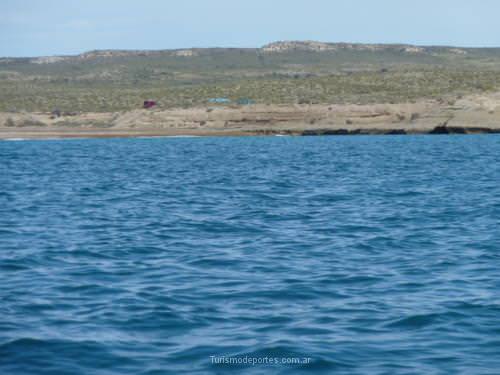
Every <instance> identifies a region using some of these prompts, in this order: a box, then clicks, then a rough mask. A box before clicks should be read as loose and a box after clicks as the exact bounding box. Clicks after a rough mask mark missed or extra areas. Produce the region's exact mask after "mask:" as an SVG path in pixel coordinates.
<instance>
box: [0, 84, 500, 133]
mask: <svg viewBox="0 0 500 375" xmlns="http://www.w3.org/2000/svg"><path fill="white" fill-rule="evenodd" d="M497 132H500V93H493V94H488V95H471V96H467V97H463V98H460V99H458V100H456V101H453V102H445V101H443V100H425V101H419V102H415V103H399V104H375V105H355V104H352V105H288V106H287V105H281V106H280V105H249V106H213V107H208V106H207V107H196V108H187V109H162V108H156V109H150V110H143V109H139V110H134V111H125V112H109V113H62V114H61V115H60V116H55V115H53V114H51V113H41V112H36V113H6V112H3V113H0V139H12V138H14V139H15V138H23V139H24V138H27V139H37V138H79V137H86V138H87V137H89V138H101V137H153V136H181V135H188V136H189V135H190V136H255V135H306V136H307V135H346V134H429V133H431V134H446V133H459V134H468V133H497Z"/></svg>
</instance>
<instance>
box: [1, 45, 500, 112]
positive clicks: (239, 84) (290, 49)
mask: <svg viewBox="0 0 500 375" xmlns="http://www.w3.org/2000/svg"><path fill="white" fill-rule="evenodd" d="M499 89H500V49H480V48H477V49H474V48H455V47H424V46H412V45H384V44H349V43H322V42H314V41H285V42H275V43H271V44H268V45H266V46H264V47H262V48H246V49H244V48H208V49H197V48H195V49H182V50H162V51H123V50H106V51H91V52H86V53H82V54H80V55H76V56H52V57H33V58H0V111H3V112H20V111H28V112H37V111H41V112H47V111H52V110H53V109H55V108H58V109H60V110H61V111H69V112H115V111H126V110H132V109H137V108H140V106H141V104H142V102H143V101H144V100H145V99H154V100H156V101H158V103H159V106H160V107H162V108H165V109H168V108H179V107H182V108H190V107H197V106H202V105H206V104H207V101H208V100H209V99H210V98H217V97H227V98H229V99H231V100H233V101H235V100H238V99H239V98H248V99H250V100H251V101H254V102H257V103H258V104H287V105H292V104H305V103H312V104H346V103H349V104H371V103H401V102H415V101H417V100H420V99H436V100H438V99H439V100H447V101H448V100H456V99H457V98H460V97H463V96H464V95H469V94H483V93H488V92H495V91H498V90H499Z"/></svg>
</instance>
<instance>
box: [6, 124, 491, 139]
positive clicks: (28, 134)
mask: <svg viewBox="0 0 500 375" xmlns="http://www.w3.org/2000/svg"><path fill="white" fill-rule="evenodd" d="M2 130H3V129H0V141H28V140H47V141H48V140H64V139H67V140H71V139H74V140H77V139H141V138H142V139H155V138H205V137H314V136H340V137H342V136H362V135H370V136H390V135H422V136H423V135H480V134H500V129H496V128H494V129H493V128H484V127H464V128H461V127H459V128H457V127H438V128H435V129H433V130H432V131H430V132H428V131H413V132H406V131H404V130H403V129H394V130H388V131H387V130H381V129H372V130H368V131H367V130H364V131H360V130H359V129H355V130H347V129H339V130H331V129H315V130H306V131H303V132H290V133H282V132H277V133H274V132H272V131H257V132H230V131H229V132H215V131H214V132H194V133H175V134H173V133H169V132H162V133H150V132H132V133H130V132H119V133H115V132H99V133H96V132H85V131H80V132H72V133H68V132H50V133H49V132H40V131H30V130H28V129H27V130H26V131H25V130H21V131H16V132H10V131H9V132H8V133H7V132H3V131H2Z"/></svg>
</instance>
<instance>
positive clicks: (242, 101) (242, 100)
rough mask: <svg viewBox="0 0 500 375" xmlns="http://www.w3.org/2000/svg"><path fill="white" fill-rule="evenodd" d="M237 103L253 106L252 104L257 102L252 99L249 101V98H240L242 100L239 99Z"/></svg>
mask: <svg viewBox="0 0 500 375" xmlns="http://www.w3.org/2000/svg"><path fill="white" fill-rule="evenodd" d="M237 103H238V104H239V105H252V104H255V101H253V100H252V99H249V98H240V99H238V101H237Z"/></svg>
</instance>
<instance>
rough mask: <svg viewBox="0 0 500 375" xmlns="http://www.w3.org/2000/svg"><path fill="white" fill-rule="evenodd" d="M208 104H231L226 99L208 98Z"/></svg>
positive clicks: (229, 100)
mask: <svg viewBox="0 0 500 375" xmlns="http://www.w3.org/2000/svg"><path fill="white" fill-rule="evenodd" d="M208 102H209V103H213V104H227V103H231V99H228V98H210V99H208Z"/></svg>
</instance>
